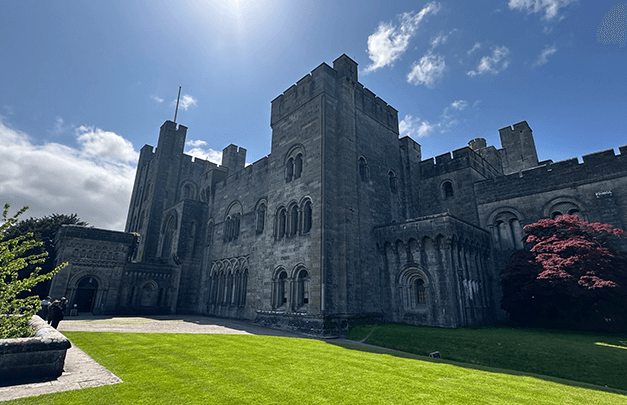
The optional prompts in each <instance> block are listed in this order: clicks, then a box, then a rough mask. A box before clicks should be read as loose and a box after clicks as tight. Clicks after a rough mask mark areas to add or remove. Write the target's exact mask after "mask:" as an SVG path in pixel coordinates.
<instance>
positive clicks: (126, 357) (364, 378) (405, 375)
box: [11, 331, 627, 405]
mask: <svg viewBox="0 0 627 405" xmlns="http://www.w3.org/2000/svg"><path fill="white" fill-rule="evenodd" d="M449 332H450V331H449ZM66 335H67V336H68V337H69V338H70V339H71V340H72V342H73V343H74V344H76V345H78V346H79V347H80V348H82V349H83V350H85V351H86V352H87V353H88V354H90V355H91V356H92V357H93V358H94V359H96V360H97V361H98V362H100V363H101V364H102V365H104V366H105V367H107V368H108V369H110V370H111V371H113V372H114V373H115V374H117V375H118V376H119V377H120V378H122V379H123V380H124V383H122V384H118V385H113V386H106V387H98V388H90V389H84V390H79V391H69V392H64V393H58V394H51V395H46V396H41V397H34V398H25V399H21V400H17V401H14V402H11V404H46V405H52V404H62V405H71V404H81V405H82V404H90V405H96V404H151V405H152V404H239V403H244V404H417V403H420V404H424V403H427V404H534V405H535V404H551V405H554V404H626V403H627V396H624V395H620V394H617V393H611V392H603V391H601V390H597V389H594V388H590V387H583V386H582V387H576V386H573V385H572V383H568V382H566V384H560V383H557V382H553V381H547V380H545V379H542V378H536V377H533V376H522V375H512V374H509V373H508V372H507V371H506V370H492V371H485V370H477V369H474V368H469V367H463V366H458V365H453V364H446V363H444V362H438V361H435V362H434V361H428V360H426V359H425V358H424V357H420V356H415V355H409V356H407V355H403V356H404V357H402V356H397V355H390V354H381V353H372V352H368V351H364V350H362V349H361V348H355V347H354V346H345V347H344V346H340V345H337V344H332V343H329V342H324V341H318V340H310V339H294V338H280V337H270V336H250V335H201V334H133V333H86V332H67V333H66ZM377 351H379V350H375V352H377Z"/></svg>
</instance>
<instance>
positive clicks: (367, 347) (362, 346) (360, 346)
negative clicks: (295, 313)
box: [326, 339, 627, 396]
mask: <svg viewBox="0 0 627 405" xmlns="http://www.w3.org/2000/svg"><path fill="white" fill-rule="evenodd" d="M343 340H344V341H342V342H339V341H332V340H328V341H326V342H327V343H328V344H332V345H335V346H339V347H342V348H344V349H347V350H357V351H361V352H366V353H375V354H387V355H390V356H395V357H399V358H404V359H412V360H418V361H426V362H429V363H439V364H450V365H452V366H457V367H461V368H467V369H472V370H479V371H485V372H488V373H498V374H509V375H514V376H523V377H533V378H538V379H541V380H544V381H549V382H554V383H558V384H563V385H568V386H571V387H578V388H585V389H591V390H595V391H604V392H610V393H614V394H619V395H626V396H627V391H626V390H621V389H617V388H610V387H603V386H600V385H596V384H590V383H585V382H580V381H574V380H568V379H564V378H559V377H552V376H547V375H541V374H534V373H529V372H523V371H517V370H510V369H503V368H497V367H490V366H483V365H480V364H470V363H463V362H459V361H454V360H446V359H436V358H432V357H428V356H421V355H418V354H413V353H408V352H403V351H400V350H395V349H388V348H385V347H379V346H375V345H371V344H368V343H363V340H362V341H361V342H358V341H355V343H348V342H346V341H348V339H343ZM364 340H365V339H364Z"/></svg>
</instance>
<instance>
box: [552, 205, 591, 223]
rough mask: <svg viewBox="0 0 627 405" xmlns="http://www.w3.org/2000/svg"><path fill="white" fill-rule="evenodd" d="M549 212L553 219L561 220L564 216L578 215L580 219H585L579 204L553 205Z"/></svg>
mask: <svg viewBox="0 0 627 405" xmlns="http://www.w3.org/2000/svg"><path fill="white" fill-rule="evenodd" d="M549 212H550V213H551V215H550V216H551V219H556V218H559V217H561V216H562V215H577V216H578V217H579V218H581V219H584V218H583V215H582V213H581V210H580V209H579V207H578V206H577V204H575V203H572V202H570V201H565V202H560V203H558V204H555V205H553V206H552V207H551V209H550V210H549Z"/></svg>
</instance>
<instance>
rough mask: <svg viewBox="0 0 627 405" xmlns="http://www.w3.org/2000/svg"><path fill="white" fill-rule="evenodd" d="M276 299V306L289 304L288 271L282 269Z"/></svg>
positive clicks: (277, 284)
mask: <svg viewBox="0 0 627 405" xmlns="http://www.w3.org/2000/svg"><path fill="white" fill-rule="evenodd" d="M275 291H276V299H275V308H280V307H284V306H286V304H287V296H288V289H287V272H286V271H282V272H281V273H280V274H279V277H278V279H277V282H276V289H275Z"/></svg>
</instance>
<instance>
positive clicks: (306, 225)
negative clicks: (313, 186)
mask: <svg viewBox="0 0 627 405" xmlns="http://www.w3.org/2000/svg"><path fill="white" fill-rule="evenodd" d="M311 224H312V212H311V201H307V202H306V203H305V207H304V208H303V233H308V232H309V231H310V230H311Z"/></svg>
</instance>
